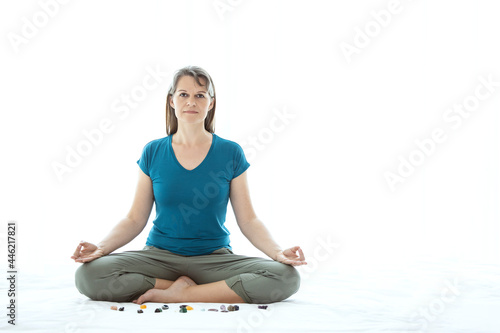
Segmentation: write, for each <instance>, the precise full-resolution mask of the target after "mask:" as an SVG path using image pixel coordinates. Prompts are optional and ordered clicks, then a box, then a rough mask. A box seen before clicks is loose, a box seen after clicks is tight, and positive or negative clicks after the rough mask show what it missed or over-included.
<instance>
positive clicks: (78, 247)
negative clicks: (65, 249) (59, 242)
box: [73, 243, 82, 258]
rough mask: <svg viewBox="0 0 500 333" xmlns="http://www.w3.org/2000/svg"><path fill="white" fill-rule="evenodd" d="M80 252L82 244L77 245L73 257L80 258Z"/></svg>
mask: <svg viewBox="0 0 500 333" xmlns="http://www.w3.org/2000/svg"><path fill="white" fill-rule="evenodd" d="M81 250H82V244H81V243H80V244H78V246H77V247H76V250H75V253H73V257H76V258H78V257H79V256H80V251H81Z"/></svg>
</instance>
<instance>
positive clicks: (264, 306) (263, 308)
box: [259, 305, 267, 310]
mask: <svg viewBox="0 0 500 333" xmlns="http://www.w3.org/2000/svg"><path fill="white" fill-rule="evenodd" d="M259 309H262V310H265V309H267V305H259Z"/></svg>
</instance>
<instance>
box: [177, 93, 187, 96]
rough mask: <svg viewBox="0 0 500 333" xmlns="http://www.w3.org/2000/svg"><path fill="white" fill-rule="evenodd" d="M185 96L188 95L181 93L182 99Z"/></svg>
mask: <svg viewBox="0 0 500 333" xmlns="http://www.w3.org/2000/svg"><path fill="white" fill-rule="evenodd" d="M185 95H187V94H186V93H180V94H179V96H181V97H184V96H185Z"/></svg>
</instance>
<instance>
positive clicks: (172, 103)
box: [168, 95, 175, 109]
mask: <svg viewBox="0 0 500 333" xmlns="http://www.w3.org/2000/svg"><path fill="white" fill-rule="evenodd" d="M168 101H169V103H170V107H171V108H172V109H175V107H174V102H173V101H172V95H170V96H169V98H168Z"/></svg>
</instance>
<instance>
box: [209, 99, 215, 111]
mask: <svg viewBox="0 0 500 333" xmlns="http://www.w3.org/2000/svg"><path fill="white" fill-rule="evenodd" d="M214 103H215V98H212V101H211V102H210V105H209V106H208V111H212V109H213V108H214Z"/></svg>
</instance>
